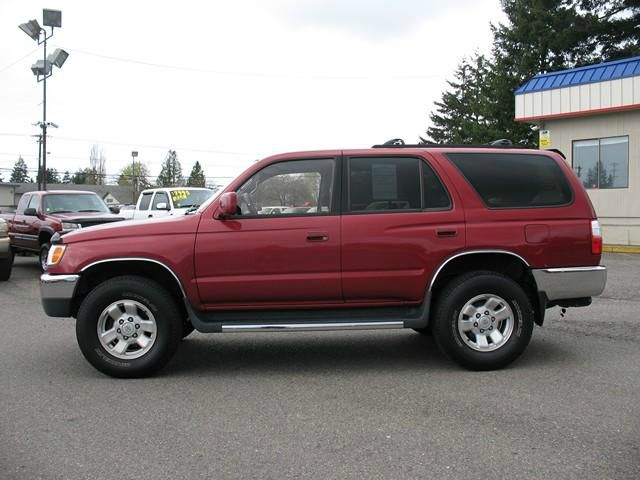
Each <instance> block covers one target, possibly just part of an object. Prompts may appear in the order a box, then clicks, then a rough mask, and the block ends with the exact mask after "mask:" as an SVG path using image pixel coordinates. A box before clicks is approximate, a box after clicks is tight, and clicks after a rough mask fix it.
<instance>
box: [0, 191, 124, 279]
mask: <svg viewBox="0 0 640 480" xmlns="http://www.w3.org/2000/svg"><path fill="white" fill-rule="evenodd" d="M0 218H2V219H4V220H6V221H7V223H8V224H9V238H10V243H11V250H12V254H13V253H19V252H28V253H35V254H37V255H39V256H40V268H41V270H42V271H43V272H44V271H46V267H47V255H48V254H49V247H50V243H51V238H52V237H53V235H55V234H56V233H60V234H64V233H67V232H70V231H72V230H77V229H80V228H84V227H89V226H92V225H100V224H102V223H111V222H117V221H121V220H123V219H122V218H120V217H118V216H116V215H114V214H113V213H111V211H110V210H109V208H108V207H107V206H106V204H105V203H104V202H103V201H102V199H101V198H100V197H99V196H98V195H96V194H95V193H94V192H84V191H77V190H72V191H66V190H54V191H36V192H28V193H25V194H24V195H22V197H20V201H19V202H18V208H17V209H16V212H15V214H2V215H0Z"/></svg>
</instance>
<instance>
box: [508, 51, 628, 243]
mask: <svg viewBox="0 0 640 480" xmlns="http://www.w3.org/2000/svg"><path fill="white" fill-rule="evenodd" d="M515 112H516V114H515V120H516V121H519V122H527V123H531V124H534V125H536V126H537V127H538V129H539V132H540V148H554V149H559V150H561V151H562V152H564V154H565V155H566V157H567V161H568V162H569V163H570V164H571V166H572V168H573V170H574V172H575V173H576V175H577V176H578V177H579V178H580V180H582V184H583V185H584V187H585V188H586V189H587V191H588V193H589V196H590V198H591V200H592V202H593V204H594V207H595V209H596V212H597V214H598V217H599V218H600V222H601V224H602V225H603V232H604V240H605V243H606V244H609V245H632V246H640V57H633V58H626V59H622V60H616V61H612V62H604V63H599V64H595V65H587V66H584V67H579V68H571V69H568V70H561V71H558V72H549V73H542V74H539V75H536V76H535V77H533V78H531V79H529V80H528V81H527V82H525V83H524V84H523V85H521V86H520V88H518V89H517V90H516V91H515Z"/></svg>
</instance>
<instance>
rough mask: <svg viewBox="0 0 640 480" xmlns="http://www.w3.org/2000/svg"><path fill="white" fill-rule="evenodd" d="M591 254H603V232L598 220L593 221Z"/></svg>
mask: <svg viewBox="0 0 640 480" xmlns="http://www.w3.org/2000/svg"><path fill="white" fill-rule="evenodd" d="M591 253H592V254H594V255H601V254H602V230H601V229H600V222H599V221H598V220H591Z"/></svg>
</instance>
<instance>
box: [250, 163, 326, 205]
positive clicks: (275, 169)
mask: <svg viewBox="0 0 640 480" xmlns="http://www.w3.org/2000/svg"><path fill="white" fill-rule="evenodd" d="M334 170H335V160H333V159H319V160H295V161H288V162H280V163H274V164H272V165H269V166H268V167H265V168H264V169H262V170H260V171H259V172H258V173H256V174H255V175H254V176H253V177H251V178H250V179H249V180H247V181H246V182H245V183H244V185H242V186H241V187H240V188H239V189H238V208H239V212H238V213H239V214H240V215H242V216H274V215H279V216H282V215H321V214H323V213H324V214H326V213H329V212H331V209H332V207H333V205H332V201H333V198H332V197H333V191H334V190H333V181H334Z"/></svg>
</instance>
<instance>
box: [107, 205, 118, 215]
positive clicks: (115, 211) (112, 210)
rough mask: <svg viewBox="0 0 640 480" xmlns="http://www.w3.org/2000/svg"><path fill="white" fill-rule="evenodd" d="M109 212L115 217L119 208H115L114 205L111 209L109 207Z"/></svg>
mask: <svg viewBox="0 0 640 480" xmlns="http://www.w3.org/2000/svg"><path fill="white" fill-rule="evenodd" d="M109 210H111V213H115V214H116V215H117V214H119V213H120V207H116V206H115V205H114V206H113V207H109Z"/></svg>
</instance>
